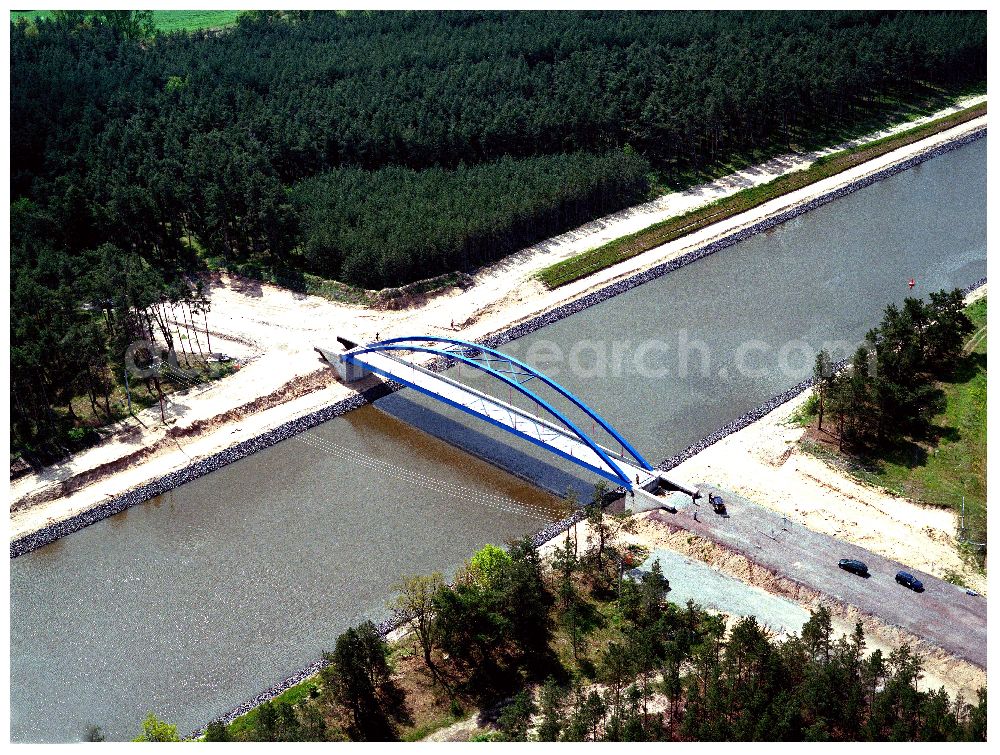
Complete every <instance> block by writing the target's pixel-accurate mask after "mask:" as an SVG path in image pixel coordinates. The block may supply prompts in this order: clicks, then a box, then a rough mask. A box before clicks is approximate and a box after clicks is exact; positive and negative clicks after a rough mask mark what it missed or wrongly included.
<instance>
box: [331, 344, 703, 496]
mask: <svg viewBox="0 0 1000 755" xmlns="http://www.w3.org/2000/svg"><path fill="white" fill-rule="evenodd" d="M337 340H338V341H340V343H341V344H342V345H343V346H344V349H343V350H337V351H331V350H328V349H323V348H320V347H317V348H316V350H317V351H318V352H319V353H320V354H322V355H323V356H324V357H325V358H326V359H327V360H328V361H329V362H330V363H331V364H332V365H333V367H334V368H335V369H336V371H337V374H338V376H339V377H340V379H341V380H342V381H343V382H345V383H348V384H350V383H353V382H356V381H358V380H361V379H363V378H365V377H367V376H368V375H370V374H372V373H374V374H376V375H380V376H381V377H383V378H386V379H388V380H391V381H393V382H395V383H399V384H401V385H405V386H408V387H410V388H413V389H414V390H416V391H419V392H420V393H423V394H425V395H427V396H430V397H431V398H434V399H436V400H438V401H441V402H443V403H445V404H447V405H449V406H452V407H454V408H456V409H459V410H461V411H463V412H465V413H467V414H470V415H472V416H474V417H477V418H479V419H482V420H485V421H486V422H488V423H490V424H492V425H494V426H496V427H499V428H501V429H502V430H505V431H507V432H509V433H511V434H512V435H515V436H517V437H519V438H522V439H524V440H527V441H528V442H530V443H533V444H535V445H536V446H540V447H541V448H543V449H545V450H547V451H549V452H551V453H553V454H555V455H557V456H560V457H562V458H563V459H566V460H568V461H570V462H572V463H573V464H576V465H577V466H580V467H583V468H584V469H586V470H588V471H590V472H593V473H594V474H597V475H599V476H600V477H603V478H604V479H606V480H609V481H610V482H612V483H614V484H615V485H618V486H620V487H622V488H624V489H626V490H629V491H632V492H633V493H639V494H640V495H642V496H643V497H646V496H649V495H652V494H655V493H658V492H664V491H670V490H681V491H683V492H685V493H687V494H688V495H691V496H696V495H697V494H698V493H697V490H696V489H694V488H690V487H688V486H686V485H683V484H680V483H677V482H673V481H671V480H669V479H667V478H666V477H665V476H664V475H663V473H662V472H660V471H658V470H656V469H654V468H653V466H652V465H651V464H650V463H649V462H648V461H646V459H644V458H643V457H642V455H641V454H640V453H639V452H638V451H637V450H636V449H635V448H633V447H632V445H631V444H630V443H629V442H628V441H627V440H625V438H624V437H622V435H621V434H619V432H618V431H617V430H615V428H614V427H612V426H611V424H609V423H608V422H607V421H606V420H605V419H603V418H602V417H601V416H600V415H599V414H597V412H595V411H594V410H593V409H591V408H590V407H589V406H587V404H586V403H584V402H583V401H582V400H581V399H580V398H578V397H577V396H575V395H574V394H573V393H571V392H570V391H568V390H567V389H566V388H564V387H562V386H561V385H559V384H558V383H557V382H555V381H554V380H552V379H551V378H549V377H547V376H546V375H544V374H542V373H541V372H539V371H538V370H536V369H534V368H532V367H530V366H529V365H527V364H525V363H524V362H521V361H519V360H517V359H514V358H513V357H511V356H508V355H506V354H503V353H501V352H499V351H496V350H495V349H490V348H487V347H485V346H482V345H481V344H477V343H471V342H469V341H462V340H459V339H457V338H448V337H445V336H402V337H399V338H387V339H385V340H381V341H377V342H375V343H369V344H366V345H360V346H359V345H356V344H354V343H353V342H351V341H348V340H346V339H343V338H338V339H337ZM423 355H431V356H433V357H437V358H439V359H441V360H444V363H445V365H447V366H451V365H456V364H457V365H465V366H468V367H469V368H472V370H473V371H474V372H475V374H477V375H482V376H484V377H485V378H486V379H487V380H486V382H487V385H492V386H493V387H495V388H505V389H506V391H507V394H508V397H509V399H510V400H508V401H504V400H502V399H500V398H497V397H495V396H492V395H490V394H488V393H486V392H484V391H480V390H478V389H476V388H474V387H471V386H469V385H466V384H465V383H462V382H459V381H458V380H455V379H453V378H451V377H449V376H448V375H446V374H444V373H443V372H434V371H432V370H430V369H428V368H427V367H426V366H424V365H423V364H421V361H423V360H425V359H426V357H424V356H423ZM515 392H516V393H517V394H518V395H519V396H524V397H525V398H527V399H528V404H529V405H530V406H531V407H532V408H533V410H534V411H528V410H525V409H522V408H520V407H519V406H515V405H514V402H513V396H514V394H515ZM584 428H589V429H590V432H589V433H588V432H586V431H585V429H584ZM595 436H597V437H596V439H595Z"/></svg>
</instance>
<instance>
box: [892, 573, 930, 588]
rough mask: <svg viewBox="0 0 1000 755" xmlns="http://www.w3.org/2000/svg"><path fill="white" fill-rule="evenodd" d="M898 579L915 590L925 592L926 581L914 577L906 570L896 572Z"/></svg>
mask: <svg viewBox="0 0 1000 755" xmlns="http://www.w3.org/2000/svg"><path fill="white" fill-rule="evenodd" d="M896 581H897V582H899V584H901V585H902V586H903V587H909V588H910V589H911V590H913V592H923V591H924V583H923V582H921V581H920V580H919V579H917V578H916V577H914V576H913V575H912V574H910V573H909V572H906V571H901V572H899V573H897V574H896Z"/></svg>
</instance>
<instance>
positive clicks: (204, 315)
mask: <svg viewBox="0 0 1000 755" xmlns="http://www.w3.org/2000/svg"><path fill="white" fill-rule="evenodd" d="M201 316H202V318H203V319H204V322H205V338H206V339H208V353H209V354H211V353H212V336H211V334H209V332H208V302H204V303H203V304H202V309H201Z"/></svg>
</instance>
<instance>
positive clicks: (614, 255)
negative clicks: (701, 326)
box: [537, 103, 986, 289]
mask: <svg viewBox="0 0 1000 755" xmlns="http://www.w3.org/2000/svg"><path fill="white" fill-rule="evenodd" d="M985 112H986V104H985V103H984V104H981V105H977V106H975V107H971V108H966V109H965V110H962V111H960V112H958V113H954V114H952V115H949V116H945V117H943V118H938V119H936V120H934V121H931V122H930V123H926V124H924V125H922V126H918V127H916V128H912V129H909V130H907V131H905V132H903V133H901V134H895V135H893V136H887V137H885V138H882V139H878V140H876V141H874V142H870V143H868V144H864V145H861V146H858V147H853V148H851V149H846V150H843V151H841V152H836V153H834V154H832V155H827V156H824V157H821V158H819V159H818V160H816V162H814V163H813V164H812V165H811V166H809V167H808V168H806V169H805V170H800V171H796V172H794V173H789V174H787V175H784V176H779V177H778V178H776V179H774V180H773V181H769V182H768V183H766V184H761V185H759V186H753V187H751V188H748V189H744V190H742V191H740V192H737V193H736V194H733V195H732V196H729V197H724V198H722V199H719V200H716V201H715V202H712V203H710V204H708V205H705V206H704V207H700V208H698V209H696V210H692V211H690V212H686V213H684V214H682V215H677V216H674V217H672V218H668V219H667V220H663V221H661V222H659V223H654V224H653V225H650V226H648V227H647V228H644V229H643V230H641V231H638V232H637V233H633V234H630V235H628V236H622V237H621V238H617V239H614V240H613V241H609V242H608V243H607V244H604V245H602V246H599V247H596V248H594V249H589V250H588V251H586V252H582V253H580V254H577V255H574V256H573V257H570V258H569V259H565V260H562V261H561V262H557V263H555V264H554V265H550V266H548V267H546V268H543V269H542V270H540V271H539V272H538V273H537V278H538V279H539V280H540V281H541V282H542V283H543V284H544V285H545V286H546V287H547V288H549V289H554V288H558V287H559V286H564V285H566V284H567V283H572V282H573V281H576V280H579V279H580V278H584V277H586V276H588V275H591V274H593V273H595V272H597V271H598V270H603V269H604V268H606V267H610V266H612V265H615V264H617V263H619V262H622V261H624V260H627V259H630V258H632V257H635V256H636V255H638V254H642V253H643V252H646V251H649V250H650V249H654V248H655V247H658V246H662V245H663V244H666V243H669V242H670V241H673V240H675V239H678V238H680V237H681V236H686V235H688V234H690V233H693V232H695V231H698V230H700V229H702V228H705V227H706V226H709V225H711V224H713V223H718V222H719V221H720V220H725V219H726V218H729V217H732V216H734V215H738V214H740V213H742V212H746V211H747V210H750V209H753V208H754V207H757V206H759V205H762V204H764V203H765V202H768V201H770V200H772V199H775V198H776V197H780V196H782V195H783V194H788V193H790V192H793V191H796V190H797V189H801V188H802V187H804V186H808V185H809V184H812V183H815V182H817V181H821V180H823V179H824V178H829V177H830V176H833V175H836V174H837V173H841V172H843V171H845V170H848V169H850V168H853V167H855V166H857V165H860V164H861V163H864V162H867V161H868V160H872V159H874V158H876V157H879V156H881V155H884V154H886V153H887V152H891V151H892V150H894V149H898V148H900V147H903V146H906V145H907V144H912V143H913V142H915V141H919V140H920V139H924V138H926V137H928V136H931V135H932V134H935V133H938V132H939V131H944V130H946V129H949V128H952V127H954V126H957V125H958V124H960V123H964V122H966V121H968V120H971V119H973V118H978V117H979V116H981V115H983V114H984V113H985Z"/></svg>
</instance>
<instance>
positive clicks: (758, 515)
mask: <svg viewBox="0 0 1000 755" xmlns="http://www.w3.org/2000/svg"><path fill="white" fill-rule="evenodd" d="M699 487H700V489H701V490H702V491H707V490H712V491H714V492H716V493H718V494H719V495H721V496H722V497H723V499H724V500H725V502H726V508H727V513H728V514H729V516H728V517H723V516H720V515H718V514H715V513H713V511H712V509H711V507H709V506H708V505H706V504H704V503H703V504H701V505H699V506H697V507H692V506H691V505H688V506H686V507H684V508H681V509H679V510H678V512H677V513H676V514H670V513H667V512H665V511H658V512H656V513H655V514H654V515H653V516H654V517H656V518H657V519H659V520H660V521H663V522H666V523H669V524H673V525H675V526H679V527H682V528H684V529H686V530H690V531H691V532H693V533H696V534H698V535H701V536H703V537H706V538H708V539H710V540H713V541H715V542H717V543H719V544H720V545H722V546H724V547H726V548H728V549H729V550H731V551H735V552H737V553H740V554H742V555H744V556H746V557H747V558H748V559H749V560H751V561H753V562H755V563H757V564H760V565H761V566H763V567H765V568H767V569H769V570H770V571H772V572H774V573H775V574H777V575H778V576H781V577H786V578H788V579H791V580H794V581H795V582H798V583H799V584H802V585H804V586H806V587H809V588H812V589H814V590H818V591H819V592H821V593H823V594H825V595H828V596H830V597H833V598H836V599H837V600H839V601H842V602H844V603H849V604H851V605H854V606H857V607H858V608H859V609H861V611H863V612H864V613H866V614H870V615H872V616H876V617H878V618H879V619H881V620H882V621H884V622H885V623H887V624H890V625H894V626H898V627H901V628H902V629H905V630H906V631H908V632H910V633H911V634H913V635H916V636H917V637H920V638H922V639H924V640H926V641H927V642H929V643H930V644H932V645H936V646H937V647H940V648H941V649H943V650H945V651H946V652H948V653H950V654H951V655H954V656H956V657H958V658H962V659H964V660H967V661H969V662H970V663H973V664H975V665H976V666H979V667H981V668H983V669H985V668H986V599H985V598H983V597H973V596H970V595H967V594H966V592H965V589H964V588H962V587H958V586H956V585H953V584H951V583H950V582H945V581H943V580H940V579H938V578H936V577H933V576H931V575H930V574H927V573H925V572H922V571H919V570H917V569H913V568H911V567H909V566H906V565H905V564H901V563H899V562H897V561H891V560H890V559H887V558H884V557H882V556H879V555H877V554H875V553H872V552H871V551H869V550H865V549H864V548H860V547H858V546H856V545H852V544H850V543H846V542H843V541H841V540H837V539H836V538H832V537H830V536H828V535H822V534H820V533H818V532H813V531H812V530H809V529H807V528H806V527H804V526H802V525H800V524H796V523H793V522H790V521H789V520H787V519H785V518H783V517H782V516H781V515H780V514H777V513H775V512H773V511H771V510H769V509H766V508H764V507H762V506H758V505H757V504H754V503H751V502H750V501H747V500H746V499H743V498H740V497H739V496H737V495H736V494H734V493H730V492H729V491H725V490H720V489H718V488H714V487H712V486H711V485H701V486H699ZM701 500H704V499H701ZM695 508H697V511H698V519H697V520H695V519H694V516H693V511H694V509H695ZM842 558H856V559H860V560H861V561H864V562H865V563H866V564H867V565H868V570H869V572H870V575H871V576H870V577H868V578H864V577H858V576H855V575H854V574H850V573H848V572H846V571H844V570H843V569H840V568H839V567H838V566H837V561H839V560H840V559H842ZM900 570H904V571H908V572H910V573H911V574H913V575H915V576H916V577H917V578H918V579H920V581H922V582H923V583H924V588H925V589H924V592H922V593H915V592H913V591H911V590H909V589H907V588H905V587H903V586H902V585H899V584H897V583H896V581H895V576H896V572H898V571H900Z"/></svg>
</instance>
